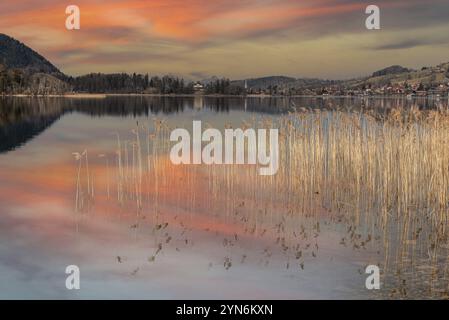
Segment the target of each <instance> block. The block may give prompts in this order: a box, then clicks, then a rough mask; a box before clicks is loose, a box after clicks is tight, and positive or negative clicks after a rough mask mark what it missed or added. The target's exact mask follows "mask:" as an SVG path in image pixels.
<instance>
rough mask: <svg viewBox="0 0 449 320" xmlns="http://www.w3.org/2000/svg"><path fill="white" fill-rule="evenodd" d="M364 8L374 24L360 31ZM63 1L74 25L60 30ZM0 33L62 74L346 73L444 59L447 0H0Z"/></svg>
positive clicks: (448, 38)
mask: <svg viewBox="0 0 449 320" xmlns="http://www.w3.org/2000/svg"><path fill="white" fill-rule="evenodd" d="M369 4H375V5H377V6H378V7H379V8H380V23H381V29H380V30H368V29H366V27H365V20H366V18H367V17H368V15H367V14H366V13H365V8H366V7H367V6H368V5H369ZM68 5H77V6H78V7H79V8H80V12H81V29H80V30H67V29H66V27H65V21H66V18H67V14H66V13H65V10H66V7H67V6H68ZM0 33H5V34H7V35H9V36H12V37H14V38H16V39H18V40H19V41H21V42H24V43H25V44H27V45H28V46H30V47H31V48H33V49H34V50H36V51H37V52H39V53H40V54H42V55H43V56H45V57H46V58H47V59H49V60H50V61H51V62H52V63H53V64H55V65H56V66H57V67H58V68H60V69H61V71H63V72H65V73H66V74H69V75H80V74H86V73H90V72H106V73H112V72H128V73H132V72H138V73H149V74H151V75H162V74H173V75H179V76H183V77H186V78H190V79H197V80H200V79H204V78H207V77H210V76H213V75H215V76H224V77H228V78H231V79H243V78H252V77H260V76H268V75H287V76H293V77H309V78H310V77H311V78H326V79H347V78H352V77H358V76H364V75H367V74H370V73H372V72H373V71H376V70H379V69H382V68H384V67H387V66H390V65H394V64H399V65H403V66H405V67H410V68H420V67H422V66H430V65H436V64H439V63H442V62H447V61H449V1H448V0H426V1H423V0H420V1H417V0H374V1H354V0H209V1H206V0H70V1H61V0H2V1H1V2H0Z"/></svg>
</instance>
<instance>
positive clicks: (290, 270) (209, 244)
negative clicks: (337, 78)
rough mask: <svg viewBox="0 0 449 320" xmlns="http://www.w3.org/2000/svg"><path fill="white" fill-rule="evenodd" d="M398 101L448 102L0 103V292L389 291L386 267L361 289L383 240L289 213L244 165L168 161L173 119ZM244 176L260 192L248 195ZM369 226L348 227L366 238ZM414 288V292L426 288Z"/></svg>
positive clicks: (306, 295) (269, 116) (328, 215)
mask: <svg viewBox="0 0 449 320" xmlns="http://www.w3.org/2000/svg"><path fill="white" fill-rule="evenodd" d="M397 106H402V107H404V108H410V107H412V106H417V107H418V108H421V109H427V108H444V107H447V100H445V101H440V100H426V99H423V100H407V99H402V98H397V99H396V98H392V99H380V98H379V99H377V98H370V99H367V98H324V99H321V98H291V99H289V98H246V99H245V98H212V97H210V98H209V97H208V98H203V97H107V98H105V99H68V98H22V97H17V98H0V298H4V299H5V298H6V299H9V298H26V299H28V298H29V299H35V298H43V299H47V298H58V299H59V298H62V299H78V298H94V299H108V298H124V299H127V298H135V299H170V298H174V299H214V298H217V299H284V298H285V299H321V298H324V299H327V298H329V299H360V298H377V297H379V296H381V297H382V296H383V297H388V296H389V294H390V291H391V286H393V287H394V286H395V285H394V284H392V285H389V283H388V281H389V279H390V278H389V276H388V275H385V278H383V279H384V281H385V286H382V289H381V290H380V292H379V291H377V292H375V291H370V290H367V289H366V288H365V279H366V277H367V276H368V275H366V274H365V267H366V266H367V265H369V264H375V265H384V264H385V245H384V244H382V243H381V241H374V240H373V241H371V242H370V243H369V244H367V245H366V246H364V247H363V248H357V247H356V246H352V245H347V244H345V243H342V240H341V239H342V237H344V235H345V234H346V233H347V228H348V224H347V222H346V221H345V220H344V219H343V220H342V219H336V218H335V216H334V215H333V213H332V212H324V211H323V210H312V209H307V208H306V209H304V207H303V209H302V210H303V211H307V210H309V211H310V212H311V214H310V215H307V214H306V215H303V214H301V215H299V214H298V215H297V214H295V210H296V209H295V208H297V206H300V205H301V203H300V202H301V201H299V200H298V201H296V200H294V199H293V200H292V199H290V198H289V197H290V195H289V194H285V193H284V194H282V193H283V192H282V191H280V190H281V189H279V188H281V187H282V184H274V183H273V182H272V181H271V182H269V181H268V180H267V181H265V180H261V179H262V178H260V177H255V176H252V174H253V171H254V170H253V169H252V168H246V167H243V168H239V169H231V168H217V169H211V168H207V166H206V167H204V166H192V167H188V166H187V167H186V166H173V165H170V163H169V160H168V159H167V152H166V151H167V150H168V148H169V144H168V140H167V136H168V133H169V132H170V130H169V128H174V127H184V128H191V126H192V121H193V120H201V121H202V122H203V123H204V124H207V125H208V126H211V127H215V128H218V129H223V128H225V127H227V126H232V127H239V126H241V125H242V122H247V123H256V122H257V123H259V122H263V121H270V123H271V125H274V126H275V125H276V123H277V121H278V119H280V118H281V117H285V116H286V115H288V113H289V112H290V113H291V112H295V111H296V110H299V109H304V108H305V109H311V110H312V109H326V108H328V109H332V108H337V107H338V108H339V109H341V110H342V112H358V111H360V110H368V109H372V110H376V112H379V113H384V112H388V110H389V109H391V108H393V107H397ZM311 112H313V111H311ZM133 130H134V131H133ZM136 137H138V139H139V140H136ZM164 137H165V139H164ZM76 153H78V154H79V156H80V157H79V158H76ZM119 155H120V159H119ZM119 160H120V161H119ZM119 162H120V163H119ZM281 164H282V163H281ZM230 170H232V171H230ZM212 176H214V180H212V178H211V177H212ZM230 176H232V179H233V180H232V183H231V182H230V180H229V179H230V178H229V177H230ZM267 179H270V178H267ZM240 181H241V183H240ZM253 181H254V183H256V184H257V183H260V187H258V188H254V190H255V191H254V194H253V195H251V196H249V191H248V192H246V191H245V189H247V188H246V185H247V184H249V183H251V182H253ZM256 181H257V182H256ZM264 181H265V182H266V183H267V185H268V184H269V186H270V187H266V185H265V184H264V183H265V182H264ZM285 183H286V184H287V183H291V181H290V180H285ZM273 186H277V187H276V188H275V187H273ZM248 190H249V189H248ZM251 190H253V189H251ZM258 190H260V193H259V191H258ZM245 192H246V193H245ZM273 193H279V194H275V195H273ZM281 196H282V197H281ZM284 197H285V199H286V200H285V201H288V203H295V205H285V206H284V204H285V203H287V202H283V199H284ZM295 201H296V202H295ZM297 203H298V204H297ZM310 203H312V202H310ZM371 227H372V226H371V225H369V223H368V222H364V220H361V221H359V222H358V225H357V228H358V230H364V231H366V232H361V233H362V235H361V237H363V238H365V237H367V234H368V233H367V230H371V229H370V228H371ZM373 232H374V233H375V232H376V231H375V230H374V231H373ZM370 237H371V236H370ZM373 238H374V236H373ZM370 239H371V238H370ZM392 246H393V247H394V244H393V245H392ZM68 265H77V266H78V267H79V268H80V275H81V289H80V290H67V289H66V287H65V280H66V277H67V275H66V274H65V268H66V267H67V266H68ZM391 277H392V278H394V275H391ZM414 279H415V278H414ZM392 283H393V282H392ZM412 287H413V288H414V289H416V290H415V291H413V290H412V291H413V293H412V296H425V295H426V294H425V293H423V291H422V290H421V287H420V284H419V283H416V284H415V285H414V286H412ZM384 288H385V289H384ZM387 288H388V289H387ZM413 288H412V289H413Z"/></svg>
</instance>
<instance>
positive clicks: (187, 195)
mask: <svg viewBox="0 0 449 320" xmlns="http://www.w3.org/2000/svg"><path fill="white" fill-rule="evenodd" d="M226 126H227V127H230V126H231V125H230V124H228V125H226ZM247 127H258V128H266V129H269V128H278V129H279V131H280V137H279V154H280V159H279V160H280V161H279V163H280V166H279V170H278V172H277V174H276V175H275V176H260V175H259V174H258V168H257V166H249V165H209V166H201V165H185V166H175V165H173V164H172V163H171V162H170V160H169V157H168V154H169V151H170V147H171V143H170V141H169V133H170V131H171V130H172V129H173V128H171V127H169V126H168V124H167V122H165V121H163V120H160V119H155V120H154V121H153V123H152V124H151V123H149V124H147V126H145V127H144V126H139V124H137V126H136V128H135V129H133V131H132V134H133V136H134V138H133V139H132V140H131V141H130V143H125V144H124V145H123V144H122V143H121V141H120V137H119V135H118V134H117V149H116V156H117V161H116V167H115V175H116V184H117V201H118V203H119V205H120V206H121V207H126V208H128V209H130V208H132V207H133V206H135V208H136V210H137V217H139V213H140V212H141V211H144V210H146V213H147V214H148V215H149V216H151V217H152V223H154V224H155V225H158V224H159V216H160V208H161V207H162V206H166V207H177V208H181V209H185V210H186V211H187V212H188V215H186V216H185V217H184V219H195V218H196V217H195V216H196V215H198V214H205V215H212V216H213V217H214V219H216V220H220V221H223V222H225V223H234V224H238V225H242V226H244V228H245V230H246V232H247V234H248V235H252V236H254V237H267V236H271V237H274V238H275V239H276V244H277V245H278V246H279V248H280V250H281V251H282V252H284V254H285V257H286V265H287V266H288V267H290V266H291V263H292V261H298V263H299V265H300V266H301V269H303V268H304V260H303V257H304V255H305V254H306V252H309V254H310V255H311V256H312V257H315V256H316V254H317V251H318V243H317V242H316V240H314V239H316V238H317V237H318V235H319V233H320V222H322V221H323V219H327V220H330V221H332V222H333V223H334V224H335V225H339V224H345V225H346V226H347V230H346V235H345V236H344V237H343V238H342V239H341V241H340V243H341V244H342V245H351V246H353V248H354V249H355V250H357V249H363V248H365V247H367V246H370V245H374V244H373V243H374V242H377V243H380V245H381V247H382V251H383V254H384V255H383V261H382V263H383V266H384V268H385V269H386V274H385V278H388V277H391V279H395V278H394V277H393V276H392V275H394V273H395V272H398V270H410V269H411V268H412V269H413V268H416V267H417V266H422V265H423V264H425V265H427V266H430V267H431V268H437V267H438V266H441V265H442V264H441V263H442V261H443V265H445V266H446V267H445V268H444V273H443V274H437V275H435V273H434V272H426V273H424V274H423V277H424V278H425V279H424V280H423V282H425V283H428V284H429V285H428V288H430V289H429V290H431V291H432V292H433V293H435V294H436V293H437V292H440V293H442V294H443V293H444V294H447V289H448V285H449V281H448V274H449V269H448V267H447V265H448V264H447V263H446V262H447V253H445V251H444V248H445V246H447V245H448V214H449V212H448V210H449V148H448V146H449V144H448V142H449V141H448V140H449V111H448V110H445V109H440V110H433V111H420V110H419V109H417V108H412V109H409V110H404V109H393V110H390V111H389V112H388V113H387V114H378V113H375V112H372V111H371V112H370V111H360V112H351V111H343V110H338V109H336V110H309V109H300V110H297V111H295V112H292V113H289V114H286V115H284V116H281V117H277V118H268V117H267V118H260V119H256V118H253V119H251V121H249V122H244V123H242V125H241V128H242V129H245V128H247ZM150 128H151V129H150ZM141 132H143V135H144V136H145V140H144V145H146V148H145V149H144V148H142V146H141ZM129 145H131V146H132V150H131V156H129V152H130V151H129V149H128V146H129ZM122 157H124V159H125V160H124V161H123V158H122ZM144 163H145V164H146V168H144V167H143V164H144ZM87 168H88V162H87V152H86V169H87ZM79 170H80V169H79ZM79 170H78V180H77V181H78V182H77V185H79ZM144 182H145V183H144ZM87 183H88V190H89V187H90V182H89V175H87ZM88 192H89V191H88ZM91 194H92V196H93V189H92V191H91ZM145 194H146V195H147V198H146V199H147V201H144V199H145V198H144V196H143V195H145ZM76 198H77V199H78V198H79V190H78V187H77V195H76ZM129 200H130V201H129ZM76 201H77V203H78V200H76ZM304 243H306V244H304ZM266 254H267V255H268V254H269V253H268V252H267V253H266ZM226 261H227V262H230V260H226ZM225 265H226V266H229V267H230V263H229V264H228V263H225ZM392 281H393V282H394V281H398V280H392ZM398 287H399V285H398V286H397V287H395V288H394V290H396V291H395V292H394V294H398V295H401V296H404V290H406V289H404V290H402V289H401V290H399V289H397V288H398Z"/></svg>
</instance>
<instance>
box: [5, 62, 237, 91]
mask: <svg viewBox="0 0 449 320" xmlns="http://www.w3.org/2000/svg"><path fill="white" fill-rule="evenodd" d="M68 92H77V93H118V94H130V93H135V94H193V93H195V90H194V83H193V82H191V81H188V82H187V81H185V80H184V79H182V78H179V77H175V76H162V77H158V76H152V77H150V76H149V75H148V74H145V75H143V74H136V73H133V74H126V73H115V74H103V73H91V74H87V75H83V76H78V77H70V76H64V75H62V76H61V77H55V76H53V75H49V74H45V73H34V74H31V73H29V72H27V71H25V70H20V69H6V68H2V66H1V65H0V94H31V95H50V94H64V93H68ZM204 93H206V94H224V95H240V94H245V89H244V88H243V87H241V86H238V85H235V84H232V83H231V81H230V80H229V79H224V78H223V79H215V80H213V81H210V82H208V83H207V84H206V85H205V86H204Z"/></svg>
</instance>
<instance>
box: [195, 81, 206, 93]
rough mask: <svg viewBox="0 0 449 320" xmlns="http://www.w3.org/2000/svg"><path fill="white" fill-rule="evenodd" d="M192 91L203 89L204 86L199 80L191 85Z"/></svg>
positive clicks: (201, 90) (197, 91) (199, 91)
mask: <svg viewBox="0 0 449 320" xmlns="http://www.w3.org/2000/svg"><path fill="white" fill-rule="evenodd" d="M193 91H195V93H202V92H203V91H204V86H203V85H202V84H201V83H200V82H196V83H195V84H194V85H193Z"/></svg>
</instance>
